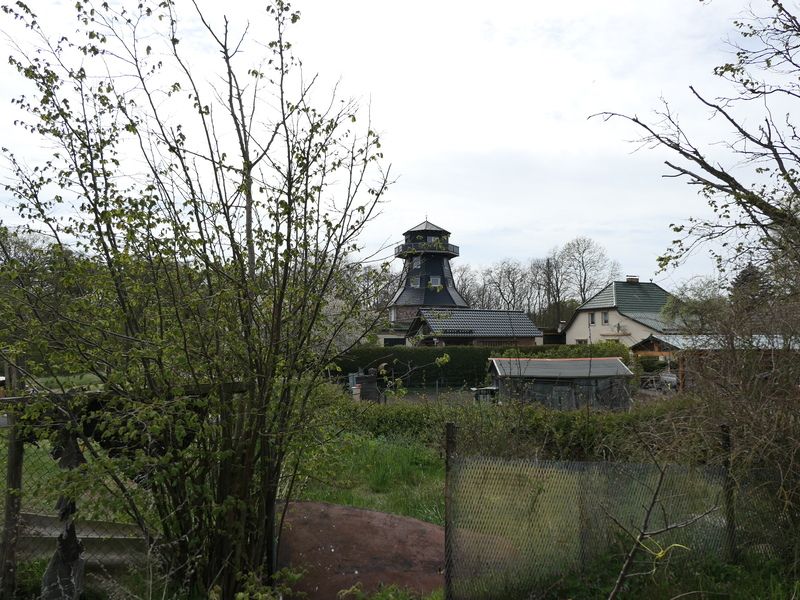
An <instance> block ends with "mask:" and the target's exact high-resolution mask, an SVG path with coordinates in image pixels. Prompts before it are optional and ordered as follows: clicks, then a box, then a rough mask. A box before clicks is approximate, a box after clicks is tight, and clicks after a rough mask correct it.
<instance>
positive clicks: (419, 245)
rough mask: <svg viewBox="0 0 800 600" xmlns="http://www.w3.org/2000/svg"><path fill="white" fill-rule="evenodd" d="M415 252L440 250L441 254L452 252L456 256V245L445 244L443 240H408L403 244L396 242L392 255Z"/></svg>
mask: <svg viewBox="0 0 800 600" xmlns="http://www.w3.org/2000/svg"><path fill="white" fill-rule="evenodd" d="M417 252H420V253H421V252H441V253H443V254H452V255H453V256H458V254H459V252H458V246H456V245H455V244H446V243H444V242H440V241H437V242H409V243H405V244H398V245H397V246H395V247H394V255H395V256H402V255H403V254H411V253H417Z"/></svg>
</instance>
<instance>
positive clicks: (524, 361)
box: [489, 357, 633, 379]
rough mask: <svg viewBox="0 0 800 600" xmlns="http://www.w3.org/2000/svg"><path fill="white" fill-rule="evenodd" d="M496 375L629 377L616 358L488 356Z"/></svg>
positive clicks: (630, 373)
mask: <svg viewBox="0 0 800 600" xmlns="http://www.w3.org/2000/svg"><path fill="white" fill-rule="evenodd" d="M489 360H490V361H491V364H492V367H493V368H494V370H495V371H496V372H497V374H498V375H499V376H500V377H523V378H528V379H586V378H594V377H632V376H633V373H632V372H631V370H630V369H629V368H628V367H626V366H625V363H623V362H622V361H621V360H620V359H619V358H616V357H611V358H605V357H604V358H490V359H489Z"/></svg>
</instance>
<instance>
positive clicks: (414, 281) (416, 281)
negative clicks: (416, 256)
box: [411, 277, 419, 288]
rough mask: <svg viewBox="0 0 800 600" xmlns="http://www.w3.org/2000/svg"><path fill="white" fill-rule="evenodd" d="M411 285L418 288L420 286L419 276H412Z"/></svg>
mask: <svg viewBox="0 0 800 600" xmlns="http://www.w3.org/2000/svg"><path fill="white" fill-rule="evenodd" d="M411 287H414V288H418V287H419V277H412V278H411Z"/></svg>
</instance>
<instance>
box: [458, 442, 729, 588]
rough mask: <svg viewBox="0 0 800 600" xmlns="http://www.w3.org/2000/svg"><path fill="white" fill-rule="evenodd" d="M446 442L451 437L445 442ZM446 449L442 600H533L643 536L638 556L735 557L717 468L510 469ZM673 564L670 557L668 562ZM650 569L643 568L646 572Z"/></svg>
mask: <svg viewBox="0 0 800 600" xmlns="http://www.w3.org/2000/svg"><path fill="white" fill-rule="evenodd" d="M451 435H452V434H451ZM453 442H454V439H451V440H450V443H449V444H448V447H449V453H448V473H447V517H446V527H447V533H446V553H447V557H446V561H447V565H448V570H449V572H448V577H447V582H446V587H447V590H446V591H447V597H448V598H451V599H458V600H461V599H470V600H477V599H494V598H497V599H501V598H502V599H505V600H513V599H515V598H529V597H538V595H540V594H543V593H545V592H546V591H547V590H548V589H550V588H551V586H553V585H554V584H557V583H558V581H559V580H560V579H562V578H563V577H565V576H568V575H570V574H577V575H580V573H582V572H588V571H591V570H592V567H593V564H599V563H600V562H601V561H604V560H605V561H607V560H608V558H609V557H610V556H616V555H618V556H619V557H620V560H619V564H621V559H622V557H623V556H624V554H625V552H626V551H627V550H628V549H629V548H630V547H631V544H632V543H633V538H634V537H635V536H636V535H637V534H638V532H639V531H640V530H641V529H642V528H643V522H644V519H645V515H646V513H647V512H648V511H647V508H648V506H650V505H651V504H652V505H653V509H652V511H650V513H651V514H650V517H649V523H648V524H647V527H646V528H647V530H648V531H651V532H661V533H660V534H659V535H654V536H652V538H650V539H648V540H647V541H646V544H645V545H646V550H645V551H644V552H643V553H642V554H643V555H644V557H645V561H648V560H649V561H650V566H652V564H653V557H655V556H665V555H666V554H670V555H671V557H670V559H671V560H680V558H681V556H684V557H688V556H694V557H697V556H700V555H702V556H705V557H709V556H710V557H719V558H724V557H725V556H726V554H727V553H728V552H729V551H730V548H732V544H733V539H732V533H733V532H732V530H731V528H730V527H729V526H728V518H727V516H728V515H729V514H730V513H729V512H728V511H729V509H730V507H729V506H727V505H726V493H725V491H726V487H725V486H726V477H725V471H724V469H722V468H719V467H696V468H690V467H685V466H673V465H670V466H667V467H663V474H662V470H661V469H662V467H660V466H658V465H656V464H626V463H610V462H606V463H599V462H597V463H583V462H566V461H545V460H519V459H515V460H511V459H502V458H496V457H487V456H469V455H459V453H458V452H457V451H456V452H454V450H455V444H454V443H453ZM673 557H674V558H673ZM645 568H648V567H645Z"/></svg>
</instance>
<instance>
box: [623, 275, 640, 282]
mask: <svg viewBox="0 0 800 600" xmlns="http://www.w3.org/2000/svg"><path fill="white" fill-rule="evenodd" d="M625 281H626V282H627V283H639V276H638V275H626V276H625Z"/></svg>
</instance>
